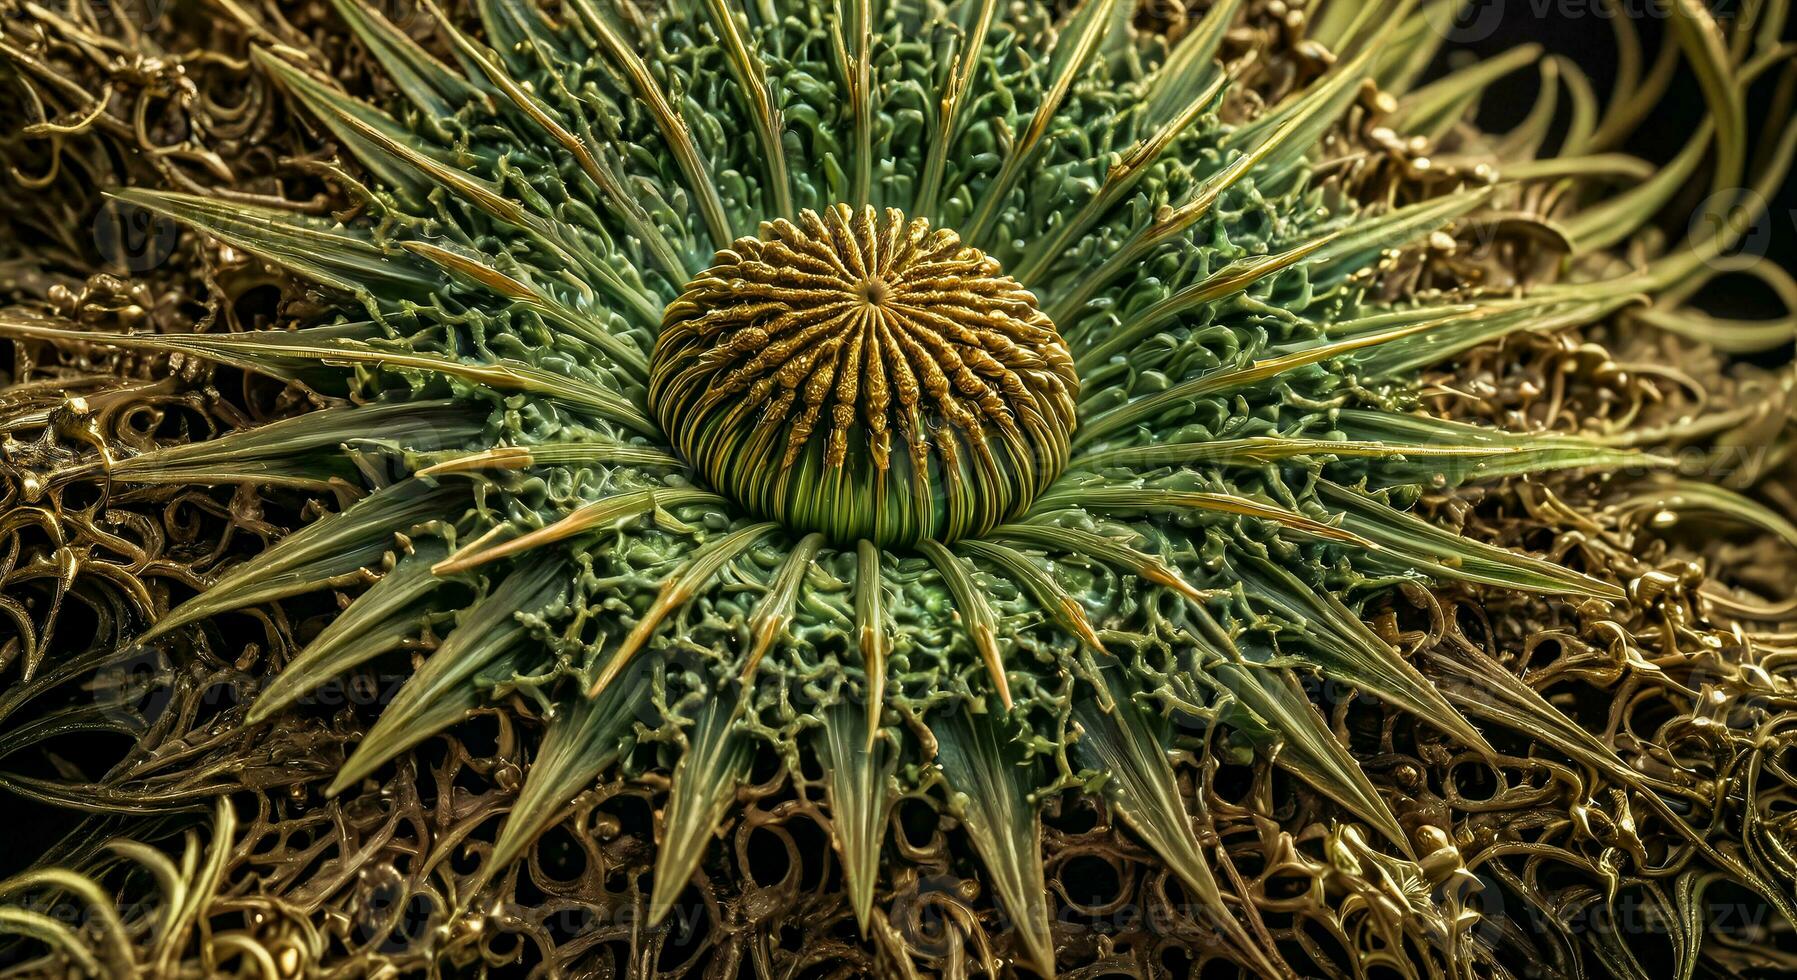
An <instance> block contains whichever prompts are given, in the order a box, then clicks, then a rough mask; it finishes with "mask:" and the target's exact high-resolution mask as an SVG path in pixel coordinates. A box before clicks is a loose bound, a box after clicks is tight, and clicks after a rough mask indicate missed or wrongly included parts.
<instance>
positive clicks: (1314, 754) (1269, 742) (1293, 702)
mask: <svg viewBox="0 0 1797 980" xmlns="http://www.w3.org/2000/svg"><path fill="white" fill-rule="evenodd" d="M1211 676H1212V677H1214V678H1215V680H1216V681H1217V682H1218V683H1219V684H1221V685H1222V686H1223V687H1224V688H1226V689H1227V690H1228V691H1229V692H1230V693H1231V694H1233V695H1234V696H1235V699H1236V704H1235V707H1236V708H1239V709H1245V710H1241V711H1231V712H1229V713H1228V714H1227V715H1226V716H1225V717H1226V718H1227V720H1228V721H1229V723H1230V724H1232V725H1235V726H1236V727H1238V728H1240V729H1242V731H1243V732H1244V733H1245V734H1246V735H1247V736H1248V737H1249V738H1250V739H1251V740H1253V741H1255V742H1257V743H1259V744H1262V745H1264V746H1266V747H1267V748H1268V749H1269V750H1270V751H1271V753H1272V757H1273V761H1274V762H1277V763H1279V764H1280V765H1282V766H1284V767H1285V768H1287V769H1289V770H1291V771H1292V772H1293V773H1294V774H1296V775H1297V776H1298V778H1300V779H1302V780H1304V781H1305V782H1307V783H1309V784H1310V785H1311V786H1314V787H1315V788H1316V789H1317V790H1318V791H1319V792H1321V793H1323V794H1324V795H1325V796H1328V797H1329V798H1330V799H1332V800H1335V801H1336V802H1337V803H1340V804H1341V805H1342V806H1344V807H1347V808H1348V809H1349V810H1350V811H1352V812H1353V813H1354V814H1355V815H1357V816H1359V817H1360V818H1361V819H1362V820H1365V821H1366V822H1367V823H1369V824H1371V825H1372V826H1373V828H1374V829H1376V830H1378V831H1379V832H1380V833H1381V834H1384V835H1385V836H1386V837H1388V838H1390V839H1391V841H1392V842H1393V843H1395V844H1397V845H1398V846H1399V847H1400V848H1402V849H1403V850H1404V852H1405V853H1406V854H1409V852H1410V840H1409V838H1408V837H1406V836H1405V835H1404V828H1403V827H1402V826H1401V825H1400V824H1399V823H1398V818H1397V817H1396V816H1394V815H1393V814H1392V812H1391V807H1390V806H1388V805H1387V804H1386V802H1385V800H1384V798H1383V797H1381V796H1380V795H1379V791H1378V790H1376V789H1374V788H1373V784H1372V782H1371V781H1370V780H1368V779H1367V776H1366V773H1365V772H1364V771H1362V770H1361V768H1360V763H1359V762H1358V761H1357V760H1355V758H1354V757H1353V756H1352V755H1351V754H1349V752H1348V749H1347V747H1346V746H1344V745H1342V744H1341V742H1339V741H1337V740H1336V738H1335V734H1334V733H1333V732H1331V731H1330V730H1329V725H1328V723H1327V722H1325V721H1324V720H1323V716H1322V715H1319V714H1317V709H1316V707H1315V706H1314V705H1312V704H1311V703H1310V699H1309V698H1307V697H1305V696H1304V689H1303V688H1302V687H1300V686H1299V685H1298V682H1297V680H1296V679H1295V678H1294V677H1293V676H1292V673H1291V671H1289V670H1285V669H1283V668H1263V667H1252V666H1237V665H1235V664H1227V663H1225V664H1218V665H1216V666H1215V667H1214V668H1212V675H1211Z"/></svg>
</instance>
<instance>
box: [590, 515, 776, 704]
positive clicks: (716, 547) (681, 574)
mask: <svg viewBox="0 0 1797 980" xmlns="http://www.w3.org/2000/svg"><path fill="white" fill-rule="evenodd" d="M778 530H780V525H778V524H776V523H774V522H772V521H763V522H762V523H760V524H751V525H749V526H748V527H744V528H738V529H737V530H735V531H731V532H730V533H729V534H726V535H724V536H722V537H719V538H715V539H713V540H711V541H707V542H705V543H704V544H702V545H700V546H699V547H698V548H696V549H694V551H693V553H692V557H691V558H689V559H687V561H686V564H684V565H682V566H681V568H680V570H679V571H677V572H675V573H674V574H673V575H670V576H668V578H667V579H666V580H665V581H664V582H662V583H661V590H660V591H659V592H658V593H656V596H655V601H654V602H652V603H650V605H649V609H648V611H646V612H644V613H643V615H642V618H641V619H638V620H637V621H636V625H635V626H633V627H631V629H630V634H629V635H628V636H626V637H624V641H623V642H622V643H620V644H618V649H616V650H614V651H613V652H612V655H611V659H609V660H607V661H606V662H605V668H604V669H603V670H601V671H600V672H599V677H598V679H597V680H595V681H593V686H592V687H591V688H590V689H588V691H587V697H596V696H598V694H599V692H601V691H603V690H605V688H606V687H607V686H609V685H610V684H611V682H612V681H614V680H616V679H617V677H618V675H619V674H620V673H622V672H623V670H624V668H625V667H627V666H629V665H630V660H631V658H632V657H635V656H636V655H637V652H638V651H640V650H642V648H643V647H645V646H647V645H648V643H649V640H650V638H651V637H653V636H654V635H655V631H656V630H658V629H660V628H661V624H662V622H663V621H664V620H666V619H667V618H668V616H669V615H671V614H672V613H673V612H674V610H676V609H679V608H680V607H681V606H684V605H686V604H687V603H688V602H691V601H692V599H693V597H694V596H697V595H698V594H700V593H701V592H703V591H705V590H706V589H707V588H709V587H710V586H711V580H712V579H714V578H716V577H717V575H718V573H719V572H721V571H723V570H724V566H725V565H728V564H730V563H731V562H733V561H735V560H736V556H738V555H740V554H742V553H743V552H744V551H747V550H748V549H749V548H750V547H752V546H754V545H755V544H756V543H757V542H759V541H760V540H761V539H762V538H765V537H767V536H768V535H770V534H773V533H774V532H775V531H778Z"/></svg>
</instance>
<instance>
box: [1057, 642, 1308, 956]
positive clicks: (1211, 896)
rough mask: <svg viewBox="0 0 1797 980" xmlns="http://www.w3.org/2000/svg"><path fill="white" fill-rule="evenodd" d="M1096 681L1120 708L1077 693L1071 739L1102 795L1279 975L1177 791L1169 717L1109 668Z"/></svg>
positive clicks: (1215, 919)
mask: <svg viewBox="0 0 1797 980" xmlns="http://www.w3.org/2000/svg"><path fill="white" fill-rule="evenodd" d="M1099 683H1101V684H1103V685H1105V686H1106V688H1107V693H1108V695H1109V700H1110V701H1112V702H1113V703H1114V704H1115V705H1116V708H1115V709H1114V710H1111V711H1106V710H1104V709H1102V708H1101V707H1100V706H1099V705H1098V702H1097V701H1096V700H1095V699H1094V700H1088V699H1084V698H1077V699H1075V701H1074V704H1073V717H1074V720H1075V721H1076V722H1077V723H1078V725H1079V733H1078V737H1077V738H1076V739H1075V740H1074V742H1073V750H1074V755H1075V756H1076V757H1077V758H1078V759H1079V761H1080V764H1081V765H1083V766H1085V767H1087V768H1088V769H1091V770H1093V771H1094V772H1096V773H1098V774H1099V775H1101V776H1102V777H1103V778H1104V782H1103V784H1102V786H1101V787H1100V792H1101V793H1103V794H1104V797H1105V799H1107V800H1109V801H1110V803H1111V806H1112V807H1114V808H1115V809H1116V812H1117V813H1119V814H1121V815H1122V817H1123V819H1124V821H1125V822H1126V823H1128V824H1129V825H1130V827H1131V828H1132V829H1133V830H1135V832H1136V833H1137V834H1138V835H1140V836H1141V838H1142V839H1143V840H1144V841H1146V842H1147V843H1148V846H1149V847H1151V848H1153V849H1154V852H1155V853H1156V854H1158V855H1159V856H1160V858H1161V860H1162V861H1165V862H1166V863H1167V867H1169V868H1171V869H1172V870H1173V873H1174V874H1176V875H1178V876H1179V878H1180V880H1181V881H1183V882H1184V883H1185V885H1186V887H1187V888H1189V889H1191V890H1192V894H1193V895H1194V896H1196V897H1197V899H1198V901H1199V903H1200V904H1202V905H1203V907H1204V912H1205V915H1206V916H1207V917H1208V919H1209V923H1210V924H1212V925H1214V926H1215V927H1216V928H1217V929H1218V931H1220V932H1222V933H1223V934H1224V935H1225V936H1227V937H1228V938H1229V941H1230V942H1231V943H1232V944H1233V945H1235V946H1236V948H1237V949H1238V951H1240V952H1241V953H1243V954H1245V955H1247V956H1250V957H1253V958H1255V959H1257V960H1258V961H1259V962H1258V963H1257V964H1256V965H1257V966H1258V967H1260V968H1261V969H1262V970H1263V971H1264V972H1265V974H1266V975H1268V976H1277V975H1279V974H1280V972H1281V971H1279V970H1277V969H1275V968H1274V966H1273V965H1272V964H1271V963H1270V962H1268V961H1267V956H1266V953H1265V951H1263V950H1262V949H1261V947H1260V944H1258V943H1256V942H1254V940H1252V939H1250V938H1249V936H1248V934H1247V932H1246V931H1245V930H1244V929H1243V928H1242V926H1241V923H1240V922H1238V921H1237V920H1236V917H1235V914H1234V913H1233V912H1232V911H1230V908H1229V906H1228V905H1227V904H1226V903H1225V902H1224V901H1223V893H1222V891H1221V890H1220V889H1219V888H1218V887H1217V879H1216V877H1215V876H1214V875H1212V874H1211V870H1210V860H1209V859H1208V858H1207V857H1206V856H1205V854H1204V850H1203V848H1202V847H1200V846H1199V843H1198V837H1197V835H1196V834H1194V833H1193V831H1192V814H1191V812H1190V811H1189V810H1187V808H1186V803H1185V798H1184V797H1183V796H1182V795H1181V794H1180V791H1179V781H1178V780H1177V779H1176V778H1175V777H1174V775H1173V767H1172V765H1171V764H1170V763H1169V762H1168V761H1167V747H1166V731H1165V728H1166V726H1165V724H1164V723H1163V722H1161V721H1160V720H1159V719H1156V718H1154V717H1153V716H1152V715H1151V714H1150V712H1148V711H1147V710H1146V709H1145V708H1144V707H1143V706H1141V705H1139V704H1137V703H1136V702H1135V700H1134V698H1133V697H1132V696H1131V694H1130V692H1129V691H1128V690H1126V689H1125V688H1124V687H1123V686H1122V685H1121V683H1120V678H1119V677H1118V676H1117V671H1115V670H1107V671H1105V672H1104V676H1103V677H1102V678H1101V679H1100V681H1099Z"/></svg>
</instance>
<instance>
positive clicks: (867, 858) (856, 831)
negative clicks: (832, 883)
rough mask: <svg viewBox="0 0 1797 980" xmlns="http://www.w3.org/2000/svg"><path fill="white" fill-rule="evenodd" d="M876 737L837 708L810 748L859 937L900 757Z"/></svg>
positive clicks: (840, 706) (871, 895) (869, 904)
mask: <svg viewBox="0 0 1797 980" xmlns="http://www.w3.org/2000/svg"><path fill="white" fill-rule="evenodd" d="M876 734H877V733H876V732H874V731H871V730H869V729H868V728H867V720H866V719H865V718H864V717H862V716H861V715H860V713H859V712H856V711H855V710H854V709H853V708H852V707H850V706H849V705H846V704H838V705H836V706H834V707H832V708H831V709H830V710H829V711H827V712H825V713H824V715H823V725H822V726H821V727H820V728H819V729H818V734H817V736H816V740H815V741H814V742H813V745H814V746H815V747H816V751H817V756H818V762H819V763H820V764H822V765H823V767H824V773H825V775H826V781H825V783H824V794H825V801H826V802H827V803H828V804H829V807H830V823H831V826H832V828H833V829H834V830H835V833H833V834H831V835H830V839H831V842H832V843H833V844H834V845H835V847H836V850H837V853H838V854H840V855H841V857H842V876H843V879H844V881H845V882H846V890H847V891H848V894H849V905H850V907H852V908H853V909H854V910H855V921H856V923H857V924H859V925H860V926H861V933H862V935H866V934H867V932H868V924H869V922H870V920H871V917H872V910H873V903H874V886H875V885H876V884H878V883H879V878H880V850H881V847H882V846H883V844H884V842H885V837H886V815H887V813H888V812H889V811H890V810H891V808H892V802H893V801H892V795H891V792H890V791H889V789H888V788H887V783H888V781H889V780H890V779H891V778H892V774H893V772H894V770H895V769H896V768H897V766H898V752H897V751H896V750H895V749H894V748H893V746H891V745H890V744H888V743H886V742H882V741H878V740H877V739H876V738H875V735H876ZM870 746H871V748H870Z"/></svg>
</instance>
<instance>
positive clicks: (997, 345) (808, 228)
mask: <svg viewBox="0 0 1797 980" xmlns="http://www.w3.org/2000/svg"><path fill="white" fill-rule="evenodd" d="M1078 392H1079V380H1078V378H1077V377H1076V376H1075V374H1074V370H1073V359H1072V357H1071V356H1070V355H1069V353H1068V351H1067V346H1066V344H1065V343H1064V342H1063V341H1062V340H1061V336H1060V334H1059V333H1057V332H1056V330H1055V326H1054V324H1053V323H1052V322H1051V321H1050V320H1049V319H1048V317H1047V316H1046V315H1045V314H1043V313H1042V311H1041V310H1039V309H1038V308H1037V306H1036V298H1035V296H1033V295H1032V294H1031V293H1030V291H1029V290H1027V289H1025V288H1023V286H1022V285H1021V284H1019V283H1018V282H1017V280H1015V279H1013V278H1011V277H1010V276H1007V275H1005V274H1004V273H1003V271H1001V269H1000V268H999V263H998V260H996V259H994V258H992V257H991V256H988V255H986V254H985V253H983V252H981V251H980V250H979V249H977V248H973V247H971V246H969V245H966V244H964V243H963V242H962V241H961V239H960V237H959V236H958V235H956V234H955V233H954V232H953V231H949V230H947V229H940V228H931V227H930V224H929V222H928V221H926V220H924V219H921V218H917V219H912V220H909V221H907V220H906V218H905V216H904V215H903V214H902V213H900V212H899V211H897V210H895V209H891V208H888V209H887V210H886V211H885V212H883V213H882V212H878V211H876V210H874V209H873V208H863V209H861V210H855V209H852V208H850V207H848V206H847V205H841V204H839V205H836V206H835V207H832V208H828V209H826V210H825V212H824V213H823V214H822V215H819V214H817V213H816V212H813V211H809V210H807V211H802V212H800V214H799V217H798V220H797V221H796V222H792V221H787V220H784V219H782V220H779V221H771V222H764V223H763V224H762V225H761V227H760V229H759V237H755V238H747V237H745V238H740V239H738V240H737V241H736V243H735V244H734V245H733V246H732V247H731V248H728V249H725V250H724V251H721V252H719V253H718V255H717V259H716V262H715V264H713V265H712V267H711V268H709V269H707V270H705V271H704V272H702V273H700V274H699V275H698V276H697V277H695V278H694V279H693V280H692V282H690V283H688V284H687V287H686V291H685V292H684V293H683V294H682V295H681V296H680V298H679V299H677V300H675V301H674V302H673V303H671V304H669V306H668V308H667V311H666V313H665V314H664V316H663V320H662V330H661V336H660V338H659V339H658V340H657V342H656V345H655V355H654V358H653V363H652V365H651V370H650V381H649V404H650V407H651V409H652V410H653V411H654V413H655V415H656V417H657V418H658V419H659V420H660V422H661V424H662V427H663V429H664V430H665V432H666V434H667V436H668V438H669V439H670V440H672V442H673V443H674V445H675V447H676V448H677V449H679V451H680V452H681V454H683V455H684V456H685V457H686V459H687V461H688V462H689V463H691V464H692V465H693V466H694V467H696V468H697V469H698V470H699V471H700V472H701V473H703V474H704V475H705V477H706V479H707V480H708V481H710V482H711V484H712V485H713V486H714V487H715V488H716V489H717V490H719V491H720V492H722V493H725V494H728V495H730V496H732V497H734V498H735V499H736V500H737V501H738V502H739V503H741V504H742V505H743V506H744V507H746V508H748V509H749V510H751V511H753V512H755V513H757V514H761V515H765V516H767V517H770V518H773V519H775V520H778V521H781V522H782V523H784V524H786V525H787V526H788V527H791V528H793V529H795V530H798V531H821V532H823V533H825V534H827V535H829V536H830V537H831V538H832V539H834V540H837V541H844V542H846V541H854V540H857V539H861V538H868V539H871V540H873V541H874V542H876V543H878V544H883V545H884V544H897V545H904V544H912V543H915V542H917V541H920V540H922V539H925V538H933V539H936V540H938V541H951V540H954V539H956V538H959V537H963V536H966V535H970V534H978V533H980V532H982V531H985V530H987V529H989V528H991V527H992V526H993V525H995V524H998V523H1000V522H1002V521H1004V520H1007V519H1010V518H1012V517H1015V516H1016V515H1018V514H1019V513H1020V512H1021V511H1022V510H1023V509H1024V508H1025V507H1027V506H1028V505H1029V502H1030V501H1031V500H1033V499H1034V498H1035V497H1036V495H1037V494H1038V493H1040V492H1041V491H1042V490H1043V489H1044V488H1045V487H1047V486H1048V484H1049V483H1050V482H1051V481H1053V480H1054V478H1055V477H1056V476H1058V475H1059V474H1060V471H1061V468H1062V467H1063V466H1064V465H1066V461H1067V441H1068V436H1069V434H1070V433H1071V432H1072V430H1073V426H1074V406H1075V401H1076V399H1077V396H1078Z"/></svg>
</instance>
